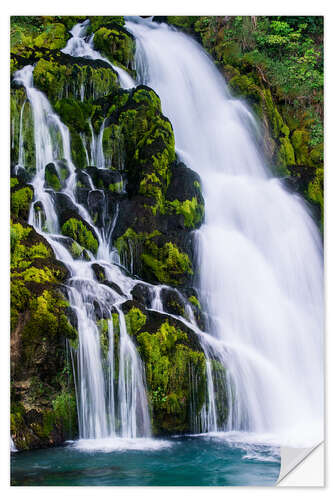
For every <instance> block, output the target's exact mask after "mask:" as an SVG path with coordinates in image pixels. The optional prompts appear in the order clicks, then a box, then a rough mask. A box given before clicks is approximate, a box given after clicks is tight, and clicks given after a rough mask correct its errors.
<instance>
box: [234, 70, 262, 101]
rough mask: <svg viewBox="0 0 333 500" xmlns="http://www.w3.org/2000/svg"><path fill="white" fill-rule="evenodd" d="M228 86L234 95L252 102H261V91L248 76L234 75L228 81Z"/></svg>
mask: <svg viewBox="0 0 333 500" xmlns="http://www.w3.org/2000/svg"><path fill="white" fill-rule="evenodd" d="M229 85H230V87H231V88H232V89H233V90H234V92H235V93H236V95H242V96H244V97H247V98H248V99H249V100H250V101H254V102H259V101H260V100H261V89H260V88H259V87H258V85H256V84H255V82H254V80H253V78H251V77H250V76H248V75H240V74H236V75H235V76H233V77H232V78H231V79H230V81H229Z"/></svg>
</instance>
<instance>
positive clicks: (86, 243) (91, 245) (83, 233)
mask: <svg viewBox="0 0 333 500" xmlns="http://www.w3.org/2000/svg"><path fill="white" fill-rule="evenodd" d="M61 232H62V234H63V235H64V236H69V237H70V238H72V239H73V240H74V241H76V242H77V243H78V244H79V245H81V246H83V247H84V248H86V249H87V250H90V252H92V253H93V254H96V253H97V250H98V241H97V239H96V238H95V237H94V235H93V233H92V232H91V231H90V230H89V229H88V228H87V227H86V226H85V225H84V224H83V222H82V221H80V220H78V219H74V218H70V219H68V220H67V221H66V222H65V223H64V224H63V226H62V228H61Z"/></svg>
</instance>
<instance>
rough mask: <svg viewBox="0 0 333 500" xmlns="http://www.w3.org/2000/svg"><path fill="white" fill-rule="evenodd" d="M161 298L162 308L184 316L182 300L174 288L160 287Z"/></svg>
mask: <svg viewBox="0 0 333 500" xmlns="http://www.w3.org/2000/svg"><path fill="white" fill-rule="evenodd" d="M161 300H162V303H163V309H164V310H165V311H166V312H168V313H170V314H175V315H177V316H184V300H183V298H182V296H181V295H180V293H179V292H178V291H177V290H176V289H172V288H162V290H161Z"/></svg>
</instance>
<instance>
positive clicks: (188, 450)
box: [11, 435, 280, 486]
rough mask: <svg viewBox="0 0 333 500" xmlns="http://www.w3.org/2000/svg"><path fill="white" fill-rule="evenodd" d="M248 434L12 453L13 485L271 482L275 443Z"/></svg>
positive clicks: (119, 441)
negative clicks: (245, 436)
mask: <svg viewBox="0 0 333 500" xmlns="http://www.w3.org/2000/svg"><path fill="white" fill-rule="evenodd" d="M248 439H249V440H250V442H249V443H247V442H246V441H243V440H242V437H241V436H236V435H224V436H223V437H221V436H218V437H215V436H210V435H209V436H183V437H179V436H178V437H177V436H176V437H173V438H170V439H168V440H165V439H163V440H159V439H136V440H130V441H128V440H126V439H114V440H107V439H105V440H101V441H100V440H96V441H91V440H90V441H89V442H88V443H86V442H84V441H83V442H81V441H78V442H75V443H69V444H68V446H66V447H63V448H53V449H48V450H35V451H31V452H24V453H14V454H13V455H12V465H11V485H13V486H19V485H21V486H34V485H38V486H273V485H274V484H275V483H276V481H277V479H278V476H279V473H280V459H279V452H278V448H275V447H273V446H271V445H270V444H269V443H268V444H267V443H263V444H261V443H259V442H256V441H252V443H251V439H250V437H248ZM81 444H82V447H81ZM110 452H111V453H110Z"/></svg>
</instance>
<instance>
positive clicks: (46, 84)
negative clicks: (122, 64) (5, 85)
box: [34, 57, 118, 104]
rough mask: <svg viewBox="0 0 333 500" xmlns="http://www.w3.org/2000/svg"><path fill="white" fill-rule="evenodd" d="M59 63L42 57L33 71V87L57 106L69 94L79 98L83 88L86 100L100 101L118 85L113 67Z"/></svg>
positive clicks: (71, 96)
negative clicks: (43, 93)
mask: <svg viewBox="0 0 333 500" xmlns="http://www.w3.org/2000/svg"><path fill="white" fill-rule="evenodd" d="M61 61H62V59H61V58H60V57H59V59H58V60H56V59H54V60H48V59H44V58H41V59H39V60H38V62H37V64H36V66H35V69H34V84H35V86H36V87H37V88H39V89H40V90H42V91H43V92H45V93H46V95H47V96H48V97H49V99H51V101H52V102H53V103H54V104H56V102H57V101H58V100H59V99H62V98H63V96H64V95H66V96H67V97H68V98H69V99H73V98H74V99H77V98H78V97H79V96H80V94H81V88H82V85H83V86H84V98H85V100H88V99H91V98H93V99H97V98H99V97H101V96H104V95H107V94H108V93H109V92H110V91H111V90H112V89H114V88H116V87H117V86H118V84H117V74H116V73H115V71H114V70H113V69H112V68H111V67H110V68H109V67H93V66H92V65H91V64H89V63H87V64H86V65H84V64H64V63H63V62H61Z"/></svg>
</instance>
